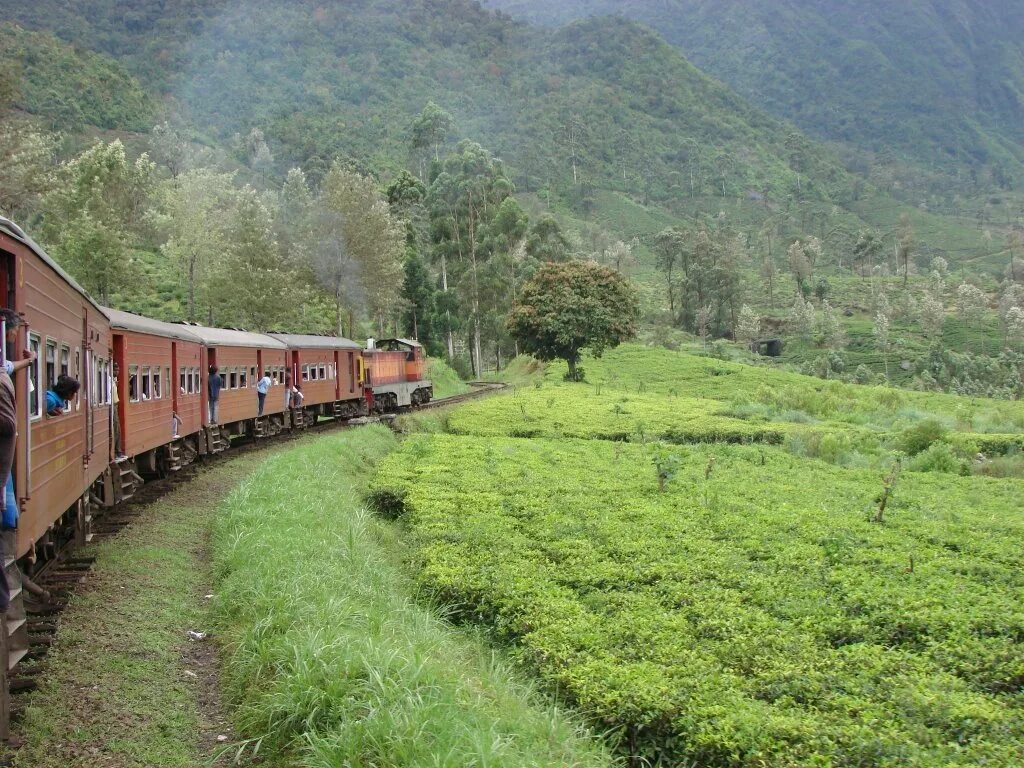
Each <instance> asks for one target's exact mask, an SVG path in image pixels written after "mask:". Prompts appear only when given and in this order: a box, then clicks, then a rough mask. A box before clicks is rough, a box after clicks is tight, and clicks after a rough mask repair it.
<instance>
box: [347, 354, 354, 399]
mask: <svg viewBox="0 0 1024 768" xmlns="http://www.w3.org/2000/svg"><path fill="white" fill-rule="evenodd" d="M348 378H349V381H350V382H351V387H352V391H353V392H354V391H355V388H356V356H355V355H353V354H352V353H351V352H349V353H348Z"/></svg>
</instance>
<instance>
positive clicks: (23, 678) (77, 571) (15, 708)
mask: <svg viewBox="0 0 1024 768" xmlns="http://www.w3.org/2000/svg"><path fill="white" fill-rule="evenodd" d="M470 386H472V387H473V389H472V390H471V391H469V392H465V393H463V394H460V395H453V396H451V397H446V398H440V399H437V400H432V401H431V402H429V403H426V404H424V405H421V406H418V407H417V408H415V409H403V410H402V411H400V412H399V413H397V414H385V415H383V416H371V417H363V418H358V419H350V420H347V421H339V420H336V419H326V420H323V421H320V422H318V423H316V424H314V425H312V426H309V427H306V428H305V429H302V430H300V431H296V432H294V433H287V435H286V436H284V435H282V437H286V439H293V440H294V439H297V438H299V437H302V436H303V435H306V434H309V433H310V432H317V431H328V430H333V429H347V428H352V427H356V426H362V425H364V424H372V423H382V422H391V421H393V420H394V418H395V417H396V416H399V415H401V414H402V413H408V412H412V411H414V410H416V411H419V410H427V409H434V408H442V407H447V406H452V405H458V404H459V403H463V402H466V401H468V400H473V399H475V398H478V397H482V396H484V395H487V394H491V393H494V392H497V391H500V390H502V389H504V388H505V386H506V385H505V384H500V383H494V382H471V383H470ZM280 443H281V441H279V440H274V439H269V440H267V439H253V438H247V439H244V440H238V441H236V442H234V443H232V446H231V448H230V450H228V451H225V452H224V453H218V454H214V455H212V456H205V457H202V459H201V460H199V461H196V462H194V463H192V464H189V465H188V466H186V467H183V468H182V469H181V470H179V471H178V472H176V473H175V474H173V475H171V476H170V477H166V478H163V479H160V480H154V481H152V482H147V483H146V484H145V485H143V486H142V487H141V488H140V489H139V490H138V491H137V492H136V493H135V495H134V496H133V497H132V498H131V499H129V500H127V501H125V502H122V503H121V504H118V505H117V506H115V507H113V508H112V509H110V510H109V511H108V512H106V513H105V514H103V515H102V516H101V517H98V518H97V520H96V521H95V522H94V524H93V538H92V543H93V544H97V543H102V542H104V541H106V540H109V539H111V538H113V537H114V536H116V535H117V534H118V533H119V532H120V531H121V530H123V529H124V528H125V526H127V525H130V524H131V523H132V522H133V521H134V520H136V519H137V518H138V517H139V516H140V515H141V514H142V510H143V509H144V508H145V507H146V506H148V505H150V504H152V503H153V502H155V501H157V500H158V499H159V498H161V497H162V496H164V495H165V494H167V493H168V492H170V491H171V490H172V489H173V488H175V487H176V486H178V485H179V484H181V483H187V482H189V480H190V479H191V478H192V477H193V476H194V474H195V472H196V471H197V469H198V468H200V467H203V466H209V465H210V464H211V463H212V462H215V461H219V460H220V459H221V457H225V458H226V457H228V456H236V457H237V456H239V455H242V454H244V453H249V452H251V451H263V450H267V449H270V448H272V447H274V446H275V445H280ZM94 562H95V557H92V556H90V555H87V554H83V553H81V552H80V551H79V548H78V547H75V546H74V545H73V544H69V545H68V546H66V547H65V548H64V549H63V550H62V551H60V552H58V553H57V554H56V556H54V557H52V558H51V559H50V560H48V561H47V562H46V563H45V564H44V565H43V566H42V567H40V568H39V570H37V571H36V572H35V573H34V574H33V575H32V581H34V582H35V584H37V585H38V586H39V587H41V588H42V589H44V590H46V592H48V593H49V595H50V599H49V600H45V599H40V598H39V597H38V596H35V595H30V594H29V593H28V591H26V621H27V624H28V632H29V653H28V655H27V656H25V657H24V658H23V659H22V660H21V661H20V663H19V664H18V665H17V666H16V667H14V669H13V670H11V671H10V672H9V673H8V674H9V679H8V690H9V691H10V694H11V701H10V707H9V710H8V711H9V712H10V716H11V720H12V721H13V722H17V720H18V719H19V717H20V715H21V714H22V711H23V706H22V705H21V702H19V698H20V694H24V693H26V692H28V691H31V690H34V689H35V688H36V686H37V683H38V679H39V678H40V677H41V676H42V674H44V673H45V659H46V654H47V652H48V651H49V649H50V647H51V646H52V645H53V643H54V641H55V638H56V634H57V629H58V627H59V624H60V614H61V613H62V611H63V610H64V608H65V607H66V606H67V605H68V601H69V600H70V599H71V597H72V596H73V594H74V593H75V591H76V590H77V589H80V588H81V586H82V585H83V584H85V582H86V580H87V578H88V575H89V572H90V570H91V569H92V566H93V563H94ZM15 746H16V745H15Z"/></svg>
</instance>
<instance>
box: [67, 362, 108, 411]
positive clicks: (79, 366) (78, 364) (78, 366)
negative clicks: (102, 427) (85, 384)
mask: <svg viewBox="0 0 1024 768" xmlns="http://www.w3.org/2000/svg"><path fill="white" fill-rule="evenodd" d="M74 377H75V378H76V379H78V380H79V381H81V380H82V352H81V351H80V350H79V349H78V347H75V373H74ZM107 402H109V400H108V401H107ZM81 407H82V398H80V397H76V398H75V410H76V411H77V410H79V409H80V408H81Z"/></svg>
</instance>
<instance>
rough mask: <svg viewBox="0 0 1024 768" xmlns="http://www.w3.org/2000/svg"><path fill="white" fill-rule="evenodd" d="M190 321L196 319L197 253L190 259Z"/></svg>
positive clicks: (192, 321)
mask: <svg viewBox="0 0 1024 768" xmlns="http://www.w3.org/2000/svg"><path fill="white" fill-rule="evenodd" d="M188 321H189V322H190V323H194V322H195V321H196V255H195V254H194V253H193V254H192V256H191V257H190V258H189V260H188Z"/></svg>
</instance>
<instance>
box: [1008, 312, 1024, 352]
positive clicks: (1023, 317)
mask: <svg viewBox="0 0 1024 768" xmlns="http://www.w3.org/2000/svg"><path fill="white" fill-rule="evenodd" d="M1005 322H1006V335H1007V337H1008V338H1011V339H1016V340H1017V343H1018V344H1020V343H1021V342H1024V308H1021V307H1010V309H1009V311H1007V313H1006V319H1005Z"/></svg>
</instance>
